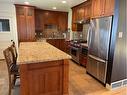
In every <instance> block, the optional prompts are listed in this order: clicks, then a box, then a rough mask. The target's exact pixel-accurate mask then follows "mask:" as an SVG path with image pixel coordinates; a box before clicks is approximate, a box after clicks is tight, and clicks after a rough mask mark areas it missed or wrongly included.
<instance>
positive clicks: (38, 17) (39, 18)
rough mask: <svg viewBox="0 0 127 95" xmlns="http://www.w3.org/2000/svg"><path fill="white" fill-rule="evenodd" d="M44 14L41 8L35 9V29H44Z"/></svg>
mask: <svg viewBox="0 0 127 95" xmlns="http://www.w3.org/2000/svg"><path fill="white" fill-rule="evenodd" d="M43 22H44V21H43V15H42V11H41V10H39V9H36V10H35V30H36V32H38V31H43Z"/></svg>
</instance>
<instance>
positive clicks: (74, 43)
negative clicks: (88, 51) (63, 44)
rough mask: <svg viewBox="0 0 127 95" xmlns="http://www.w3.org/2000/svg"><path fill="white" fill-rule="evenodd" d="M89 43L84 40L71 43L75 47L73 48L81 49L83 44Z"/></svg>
mask: <svg viewBox="0 0 127 95" xmlns="http://www.w3.org/2000/svg"><path fill="white" fill-rule="evenodd" d="M86 42H87V41H84V40H72V41H71V42H70V45H71V46H73V47H77V48H80V47H81V43H86Z"/></svg>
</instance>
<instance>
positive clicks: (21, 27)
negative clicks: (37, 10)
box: [16, 5, 35, 42]
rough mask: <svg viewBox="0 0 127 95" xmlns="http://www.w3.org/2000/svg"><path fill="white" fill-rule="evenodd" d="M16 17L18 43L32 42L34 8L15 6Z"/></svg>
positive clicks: (33, 36) (33, 35) (33, 37)
mask: <svg viewBox="0 0 127 95" xmlns="http://www.w3.org/2000/svg"><path fill="white" fill-rule="evenodd" d="M16 15H17V30H18V36H19V41H20V42H25V41H34V40H35V24H34V8H33V7H29V6H23V5H16Z"/></svg>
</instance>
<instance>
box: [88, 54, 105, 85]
mask: <svg viewBox="0 0 127 95" xmlns="http://www.w3.org/2000/svg"><path fill="white" fill-rule="evenodd" d="M106 65H107V64H106V62H101V61H98V60H96V59H93V58H91V57H89V56H88V63H87V66H86V71H87V73H89V74H90V75H92V76H94V77H95V78H96V79H98V80H99V81H101V82H102V83H105V80H106V71H107V66H106Z"/></svg>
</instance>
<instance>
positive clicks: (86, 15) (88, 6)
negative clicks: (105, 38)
mask: <svg viewBox="0 0 127 95" xmlns="http://www.w3.org/2000/svg"><path fill="white" fill-rule="evenodd" d="M90 17H91V1H90V2H88V3H87V4H86V5H85V7H84V18H86V19H87V18H90Z"/></svg>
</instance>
